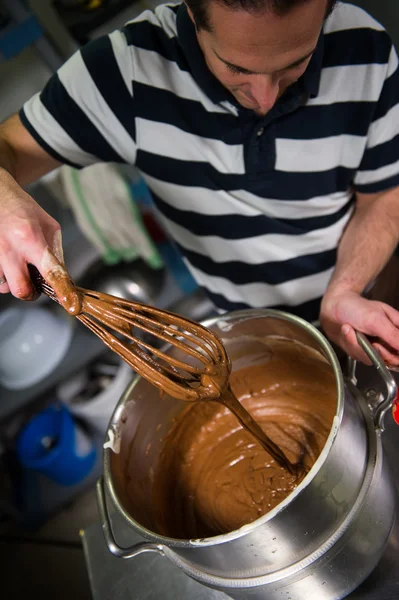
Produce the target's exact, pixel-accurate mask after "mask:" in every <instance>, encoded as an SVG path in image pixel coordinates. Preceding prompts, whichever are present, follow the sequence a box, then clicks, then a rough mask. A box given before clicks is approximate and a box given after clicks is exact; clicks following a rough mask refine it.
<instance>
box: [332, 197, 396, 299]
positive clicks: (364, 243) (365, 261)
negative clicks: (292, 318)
mask: <svg viewBox="0 0 399 600" xmlns="http://www.w3.org/2000/svg"><path fill="white" fill-rule="evenodd" d="M398 242H399V188H395V189H394V190H390V191H388V192H386V193H384V194H382V195H381V196H379V197H377V198H375V199H374V200H372V201H371V202H367V203H362V201H359V202H358V204H357V207H356V210H355V212H354V214H353V216H352V219H351V220H350V222H349V224H348V226H347V228H346V230H345V232H344V234H343V236H342V238H341V242H340V244H339V248H338V257H337V263H336V267H335V271H334V274H333V276H332V278H331V281H330V284H329V286H328V289H327V293H328V294H329V295H333V294H335V293H340V292H342V291H345V290H351V291H354V292H357V293H359V294H361V293H362V292H363V291H364V289H365V288H366V287H367V286H368V285H369V284H370V283H371V282H372V281H373V280H374V279H375V278H376V277H377V275H378V274H379V273H380V272H381V270H382V269H383V268H384V266H385V265H386V263H387V262H388V261H389V259H390V257H391V256H392V254H393V252H394V250H395V248H396V246H397V245H398Z"/></svg>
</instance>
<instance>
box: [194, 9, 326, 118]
mask: <svg viewBox="0 0 399 600" xmlns="http://www.w3.org/2000/svg"><path fill="white" fill-rule="evenodd" d="M335 3H336V0H186V4H187V7H188V10H189V14H190V17H191V19H192V21H193V23H194V24H195V27H196V31H197V38H198V42H199V44H200V46H201V49H202V51H203V53H204V57H205V60H206V62H207V65H208V67H209V69H210V70H211V71H212V73H213V74H214V75H215V76H216V77H217V79H219V81H220V82H221V83H222V84H223V85H224V86H225V87H226V88H227V89H228V90H230V92H231V93H232V94H233V95H234V96H235V98H236V99H237V100H238V102H240V104H242V105H243V106H244V107H246V108H250V109H252V110H254V111H256V112H257V113H258V114H266V113H267V112H268V111H269V110H270V109H271V108H272V106H273V105H274V104H275V102H276V101H277V99H278V98H279V97H280V96H281V95H282V94H283V92H284V91H285V90H286V89H287V87H289V86H290V85H291V84H292V83H294V82H295V81H296V80H297V79H299V77H300V76H301V75H302V74H303V73H304V72H305V70H306V68H307V66H308V64H309V62H310V59H311V57H312V54H313V52H314V50H315V48H316V44H317V40H318V38H319V35H320V31H321V28H322V25H323V23H324V21H325V19H326V16H328V15H329V13H330V12H331V11H332V9H333V7H334V5H335Z"/></svg>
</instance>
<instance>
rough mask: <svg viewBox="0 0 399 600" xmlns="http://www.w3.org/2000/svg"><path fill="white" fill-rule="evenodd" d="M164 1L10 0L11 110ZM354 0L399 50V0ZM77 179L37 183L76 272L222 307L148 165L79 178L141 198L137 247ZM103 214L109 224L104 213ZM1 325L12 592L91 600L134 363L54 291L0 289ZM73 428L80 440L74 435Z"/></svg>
mask: <svg viewBox="0 0 399 600" xmlns="http://www.w3.org/2000/svg"><path fill="white" fill-rule="evenodd" d="M157 3H158V2H157V0H140V1H136V2H132V1H131V0H106V1H102V0H91V1H87V2H79V0H26V1H23V0H2V1H0V82H1V83H0V86H1V87H0V90H1V93H0V121H2V120H4V119H5V118H6V117H8V116H9V115H10V114H12V113H13V112H15V111H16V110H18V108H19V107H20V106H21V105H22V104H23V102H24V101H25V100H27V99H28V98H30V97H31V96H32V95H33V94H34V93H36V92H37V91H39V90H41V88H42V87H43V86H44V84H45V83H46V81H47V80H48V78H49V77H50V76H51V74H52V73H53V72H54V70H56V69H57V67H58V66H60V65H61V64H62V63H63V62H64V61H65V60H66V59H67V58H68V57H69V56H70V55H71V54H72V53H73V52H74V51H75V50H76V49H77V48H78V47H79V46H80V45H82V44H84V43H85V42H87V41H88V40H90V39H93V38H95V37H97V36H99V35H102V34H103V33H107V32H110V31H112V30H113V29H115V28H117V27H120V26H122V25H123V24H124V23H125V22H126V21H128V20H130V19H132V18H134V17H135V16H136V15H137V14H139V13H140V12H141V11H142V10H144V9H146V8H151V7H153V6H155V5H156V4H157ZM79 4H81V5H82V4H84V5H85V8H82V6H80V7H78V6H77V5H79ZM355 4H358V5H360V6H362V7H363V8H365V9H367V10H368V11H369V12H370V13H371V14H373V15H374V16H375V17H376V18H378V19H379V20H380V21H381V22H382V23H383V24H384V25H385V26H386V27H387V29H388V30H389V31H390V33H391V35H392V36H393V38H394V40H395V42H396V45H397V47H399V4H398V3H397V2H392V0H379V2H376V0H359V1H358V2H355ZM87 171H90V169H89V170H87ZM73 177H75V174H74V172H71V170H69V169H64V170H61V172H60V171H59V172H57V173H55V174H52V175H50V176H48V177H45V178H43V179H42V180H41V181H39V182H38V183H37V184H35V185H34V186H32V187H31V188H30V189H29V191H30V193H31V194H32V195H33V196H34V197H35V198H36V199H37V201H38V202H39V203H40V204H41V205H42V206H43V207H44V208H45V209H46V210H47V211H48V212H50V213H51V214H52V215H53V216H54V217H55V218H56V219H57V220H58V221H59V222H60V223H61V225H62V228H63V235H64V248H65V254H66V264H67V266H68V268H69V269H70V271H71V273H72V275H73V277H74V278H75V279H76V280H77V281H78V282H79V283H81V284H82V285H84V286H85V287H92V288H94V289H100V288H101V289H104V290H105V291H108V292H110V293H116V294H117V295H122V296H124V297H127V298H137V299H139V300H142V301H145V302H150V303H152V304H156V305H158V306H160V307H168V308H172V309H174V310H177V311H179V312H182V313H183V314H186V315H187V316H191V317H192V318H195V319H198V320H201V319H203V318H204V317H206V316H208V315H209V314H210V313H211V311H212V308H211V305H210V304H209V302H208V301H207V300H206V299H205V298H204V297H203V295H202V293H201V291H200V290H198V289H197V288H196V285H195V283H194V281H193V280H192V278H191V276H190V275H189V273H188V271H187V270H186V268H185V266H184V263H183V262H182V261H181V259H180V257H179V256H178V254H177V252H176V251H175V249H174V247H173V245H172V244H171V243H170V241H169V240H168V239H167V237H166V236H165V234H164V232H163V229H162V226H161V225H160V224H159V223H158V222H157V218H156V215H155V213H154V212H153V209H152V204H151V198H150V196H149V194H148V191H147V190H146V188H145V185H143V182H142V180H141V179H140V176H139V174H138V173H136V172H135V171H134V169H130V168H129V169H124V170H123V171H120V170H119V169H115V168H114V167H113V166H111V167H109V168H108V167H107V168H105V167H104V168H103V169H102V171H101V172H100V173H99V172H98V171H97V172H96V171H95V170H94V171H93V172H92V174H91V175H90V173H88V174H85V175H83V176H81V181H80V184H81V190H82V193H84V195H85V196H86V198H85V204H86V206H88V207H89V208H90V199H91V195H90V191H92V193H93V196H94V195H95V193H99V189H98V185H97V187H96V185H95V181H96V179H97V178H98V177H101V178H102V179H101V181H102V183H103V185H102V186H101V189H102V190H104V189H105V190H107V186H108V189H109V190H110V191H109V194H110V195H112V194H113V193H115V198H114V199H113V200H114V202H116V203H117V205H118V206H119V207H120V211H121V212H120V213H119V214H121V215H123V214H124V213H123V210H126V205H127V204H133V205H134V206H135V207H136V209H135V211H134V214H133V216H132V217H131V218H132V219H133V221H134V229H135V232H136V237H135V240H136V242H137V247H138V254H137V255H136V256H135V252H134V249H133V246H134V241H135V240H134V239H133V240H132V241H131V243H130V244H129V247H126V248H120V247H118V248H116V246H117V244H116V243H115V240H110V239H109V238H107V235H108V232H107V231H106V228H105V227H104V229H103V231H102V235H99V233H98V231H97V230H96V228H95V227H93V223H92V220H90V219H87V214H86V217H85V215H84V214H82V208H81V205H80V204H79V199H78V198H76V196H74V194H73V191H72V186H71V180H72V179H73ZM104 178H105V179H106V181H103V179H104ZM121 182H123V185H122V186H121V185H120V184H121ZM97 184H98V181H97ZM126 184H127V185H126ZM116 189H118V190H119V191H118V193H116V192H114V190H116ZM95 218H96V219H97V221H98V223H100V225H101V224H104V223H105V222H106V220H107V215H95ZM83 231H84V232H85V233H83ZM100 233H101V232H100ZM143 257H144V258H143ZM122 259H125V260H122ZM32 311H34V312H32ZM0 328H1V331H2V337H1V338H0V573H1V577H2V592H1V593H2V595H3V594H4V595H3V597H4V598H5V599H6V600H13V599H18V600H19V599H21V598H25V596H26V594H27V593H31V594H32V593H35V592H37V593H40V595H41V598H42V599H43V600H46V599H47V598H54V597H56V598H57V599H59V600H63V599H64V598H65V599H67V598H68V599H69V598H77V599H79V600H85V599H86V598H87V599H89V598H91V593H90V586H89V581H88V577H87V573H86V566H85V561H84V556H83V550H82V547H81V542H80V537H79V533H80V531H81V530H82V529H83V528H85V527H87V526H88V525H89V524H90V523H91V522H93V521H94V520H96V519H97V507H96V501H95V494H94V484H95V481H96V479H97V477H98V475H99V473H100V471H101V447H102V442H103V438H104V432H105V428H106V424H107V420H108V418H109V416H110V410H111V406H112V403H115V402H116V401H117V400H118V398H119V397H120V395H121V393H122V391H123V389H124V388H125V387H126V385H127V383H128V381H129V379H130V378H131V375H132V374H131V371H129V369H126V368H125V367H124V366H123V365H121V363H120V362H119V361H118V360H116V359H115V358H114V357H113V356H111V355H110V353H108V352H107V351H105V350H104V347H103V346H102V344H101V342H99V341H98V340H97V339H96V338H95V337H94V336H93V335H92V334H90V333H89V332H87V331H86V330H84V328H83V326H81V325H80V324H75V323H73V322H72V321H71V320H70V319H69V318H67V317H66V316H65V315H64V314H63V313H62V311H61V310H59V309H58V307H56V306H52V305H51V303H50V302H49V301H47V300H46V299H41V300H40V301H38V303H36V304H35V306H34V307H33V306H32V305H30V304H24V303H22V302H19V301H17V300H14V299H12V298H10V297H0ZM4 332H6V334H4ZM21 340H22V342H21ZM16 365H17V366H18V369H17V370H16V368H15V366H16ZM61 401H62V403H63V404H62V406H63V407H64V408H63V409H62V410H61V409H60V406H61V405H60V402H61ZM32 419H33V421H32ZM60 427H63V429H62V431H63V432H64V433H63V438H65V439H63V448H62V453H61V456H60V454H59V453H58V452H56V451H55V450H56V446H55V444H54V442H55V440H58V436H59V435H60V434H59V432H60V429H59V428H60ZM75 430H77V431H78V435H79V440H80V444H79V447H78V449H76V448H74V447H72V445H71V444H70V443H69V441H70V439H71V436H72V432H73V431H75ZM38 431H40V432H41V431H43V437H42V440H44V442H45V444H44V447H43V448H42V449H41V450H42V452H41V453H40V452H38V449H37V448H36V447H35V446H34V440H35V439H36V438H37V432H38ZM65 432H66V433H65ZM43 454H45V457H44V458H43ZM32 467H35V469H39V471H37V470H32Z"/></svg>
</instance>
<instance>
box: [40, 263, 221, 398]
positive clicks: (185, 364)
mask: <svg viewBox="0 0 399 600" xmlns="http://www.w3.org/2000/svg"><path fill="white" fill-rule="evenodd" d="M29 271H30V275H31V278H32V281H33V283H34V284H35V286H36V287H37V289H38V291H40V292H42V293H44V294H46V295H47V296H48V297H49V298H51V299H52V300H54V301H56V302H58V303H59V304H62V303H61V302H60V301H59V299H58V298H57V295H56V293H55V291H54V289H53V288H52V287H51V285H50V284H49V283H48V282H46V281H45V280H44V279H43V278H42V276H41V275H40V274H39V272H38V271H37V269H35V268H34V267H32V266H31V265H30V266H29ZM62 277H63V278H64V280H65V281H66V282H67V285H68V287H69V289H73V291H74V292H75V297H76V298H78V300H79V307H78V309H75V311H74V315H75V316H76V318H77V319H78V320H79V321H81V322H82V323H83V324H84V325H85V326H86V327H88V328H89V329H90V330H91V331H92V332H93V333H95V334H96V335H97V336H98V337H99V338H100V339H101V340H102V341H103V342H104V343H105V344H106V345H107V346H108V347H109V348H110V349H111V350H113V351H114V352H116V353H117V354H118V355H119V356H121V358H123V360H124V361H125V362H127V363H128V364H129V365H130V366H131V367H132V369H134V370H135V371H136V372H137V373H138V374H139V375H141V376H142V377H144V378H145V379H148V380H149V381H150V382H151V383H152V384H153V385H155V386H157V387H158V388H160V389H161V390H163V391H165V392H167V393H168V394H169V395H171V396H173V397H174V398H178V399H181V400H191V401H194V400H213V399H217V398H218V397H219V396H220V394H221V392H223V390H224V389H225V388H226V387H227V385H228V380H229V375H230V370H231V364H230V360H229V358H228V356H227V354H226V351H225V348H224V346H223V344H222V342H221V340H220V339H219V338H218V336H217V335H216V334H215V333H213V332H212V331H210V330H209V329H207V328H206V327H204V326H203V325H200V324H198V323H195V322H194V321H191V320H189V319H186V318H183V317H180V316H178V315H176V314H174V313H171V312H169V311H165V310H160V309H158V308H154V307H152V306H147V305H145V304H141V303H139V302H133V301H130V300H123V299H120V298H117V297H115V296H111V295H109V294H104V293H99V292H95V291H91V290H86V289H84V288H81V287H78V286H75V285H74V284H73V282H72V280H71V279H70V278H69V275H68V273H67V271H65V270H64V269H62ZM143 334H145V335H144V336H143ZM140 336H143V337H140ZM148 338H150V339H152V342H151V341H149V340H148ZM159 341H161V342H164V343H165V344H169V345H170V346H173V347H174V348H175V349H177V350H178V351H179V352H178V353H177V356H172V355H170V354H166V353H165V352H164V351H163V350H161V349H159V348H157V347H156V344H158V343H159ZM175 354H176V353H175ZM180 355H182V357H181V358H179V356H180ZM188 358H189V360H187V359H188Z"/></svg>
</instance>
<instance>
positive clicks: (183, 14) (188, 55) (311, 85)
mask: <svg viewBox="0 0 399 600" xmlns="http://www.w3.org/2000/svg"><path fill="white" fill-rule="evenodd" d="M176 25H177V36H178V40H179V44H180V46H181V48H182V50H183V52H184V56H185V59H186V61H187V63H188V65H189V67H190V71H191V73H192V75H193V77H194V79H195V81H196V82H197V84H198V85H199V86H200V88H201V89H202V90H203V91H204V92H205V93H206V95H207V96H208V97H209V98H210V99H211V100H212V102H214V103H215V104H219V103H220V102H224V101H229V102H233V103H234V104H237V103H236V100H235V98H234V96H233V94H231V93H230V92H229V91H228V90H227V89H226V88H225V87H224V86H223V85H222V84H221V83H220V81H219V80H218V79H217V78H216V77H215V76H214V75H213V73H211V71H210V70H209V68H208V65H207V64H206V62H205V58H204V55H203V53H202V50H201V48H200V46H199V44H198V40H197V35H196V32H195V27H194V24H193V22H192V21H191V19H190V17H189V14H188V11H187V7H186V5H185V4H184V3H182V4H181V5H180V6H179V9H178V11H177V21H176ZM323 57H324V33H323V31H322V32H321V34H320V37H319V40H318V42H317V46H316V50H315V52H314V53H313V56H312V58H311V60H310V63H309V65H308V67H307V69H306V71H305V73H304V74H303V75H302V77H301V78H300V79H299V80H298V83H300V88H301V92H302V93H304V94H305V95H308V96H310V97H313V98H314V97H316V96H317V94H318V93H319V87H320V79H321V71H322V67H323Z"/></svg>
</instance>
